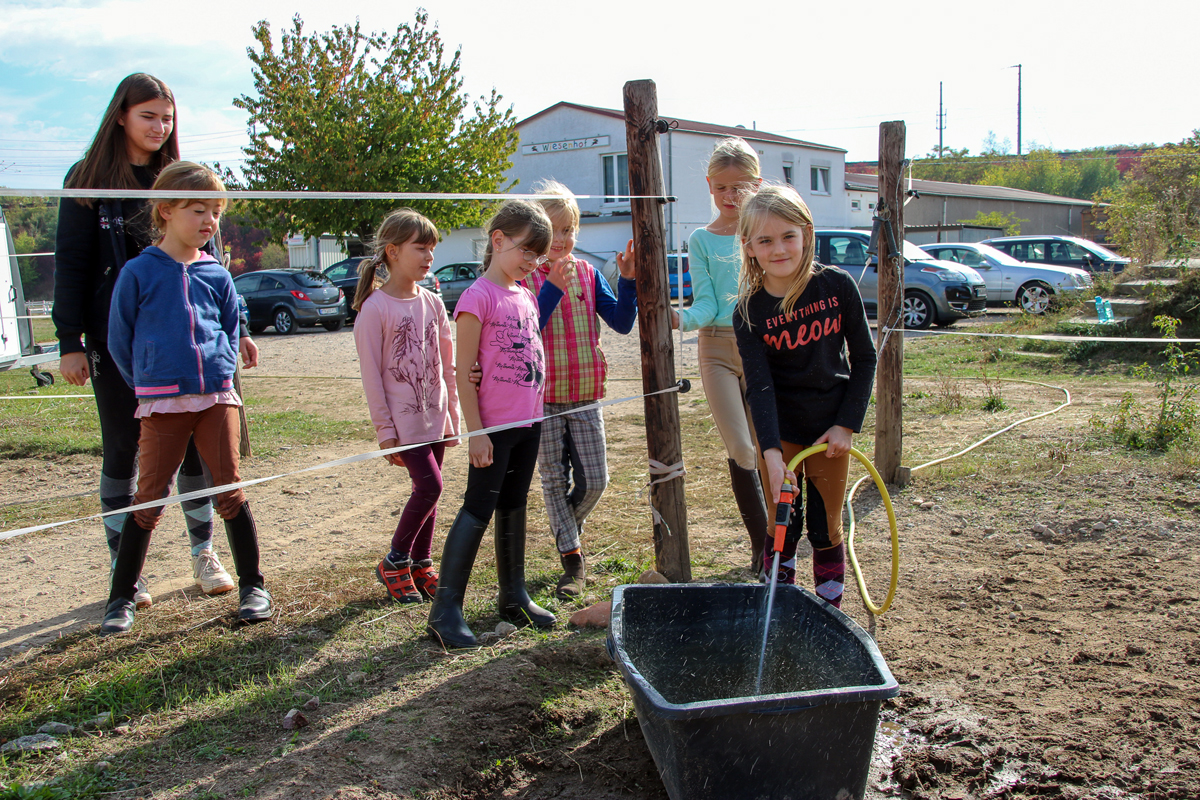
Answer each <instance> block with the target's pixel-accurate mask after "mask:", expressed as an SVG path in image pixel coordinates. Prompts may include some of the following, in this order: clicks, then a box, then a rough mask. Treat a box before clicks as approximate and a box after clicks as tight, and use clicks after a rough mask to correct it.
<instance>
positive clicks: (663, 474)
mask: <svg viewBox="0 0 1200 800" xmlns="http://www.w3.org/2000/svg"><path fill="white" fill-rule="evenodd" d="M650 474H651V476H654V475H657V476H658V477H657V478H654V480H652V481H650V482H649V483H647V484H646V485H645V486H643V487H642V489H641V491H640V492H638V499H639V500H640V499H642V495H643V494H645V493H646V492H648V491H649V490H650V487H651V486H653V485H654V484H656V483H666V482H667V481H673V480H675V479H676V478H682V477H683V476H684V475H686V474H687V470H686V469H685V468H684V466H683V462H682V461H679V462H676V463H674V464H672V465H671V466H669V467H668V466H667V465H666V464H664V463H662V462H661V461H656V460H655V459H653V458H652V459H650ZM646 502H647V503H650V513H651V514H653V515H654V524H655V525H662V526H663V528H665V529H666V531H667V536H671V535H672V533H671V526H670V525H668V524H667V521H666V520H664V519H663V518H662V515H661V514H659V513H658V509H657V508H655V507H654V503H652V502H650V500H649V499H648V498H647V500H646Z"/></svg>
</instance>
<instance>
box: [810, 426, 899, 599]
mask: <svg viewBox="0 0 1200 800" xmlns="http://www.w3.org/2000/svg"><path fill="white" fill-rule="evenodd" d="M827 449H829V445H828V444H825V443H821V444H816V445H813V446H812V447H810V448H808V449H807V450H801V451H800V452H799V453H797V454H796V457H795V458H793V459H792V460H791V461H790V462H788V466H787V468H788V472H791V473H793V474H796V476H797V478H799V473H797V472H796V468H797V467H798V466H800V462H801V461H803V460H804V459H806V458H808V457H809V456H811V455H816V454H817V453H823V452H824V451H825V450H827ZM850 455H852V456H854V457H855V458H857V459H858V460H859V462H860V463H861V464H862V465H863V466H864V467H866V468H867V472H869V473H871V477H872V478H874V479H875V486H876V488H878V489H879V496H880V497H882V498H883V505H884V507H885V508H887V513H888V523H889V524H890V525H891V526H892V580H891V583H890V584H889V585H888V593H887V599H885V600H884V601H883V605H880V606H877V605H875V604H874V603H872V602H871V594H870V592H868V591H867V585H866V582H865V581H864V580H863V576H862V570H861V569H860V568H859V566H858V556H856V555H855V553H854V506H853V505H852V504H851V503H850V502H849V498H850V496H851V495H850V494H849V493H847V503H846V505H847V506H849V507H850V529H849V531H848V532H847V534H846V553H847V554H848V555H849V559H850V567H851V569H853V570H854V581H855V583H857V584H858V591H859V594H861V595H862V601H863V605H865V606H866V607H867V610H868V611H870V612H871V613H872V614H874V615H875V616H880V615H882V614H883V613H884V612H886V611H887V610H888V608H890V607H891V605H892V601H893V600H894V599H895V598H896V586H897V585H898V584H899V583H900V532H899V530H898V529H897V527H896V511H895V509H893V508H892V497H891V495H889V494H888V490H887V486H886V485H885V484H884V482H883V478H881V477H880V476H879V472H878V471H877V470H876V469H875V465H874V464H872V463H871V461H870V459H868V458H867V457H866V456H864V455H863V454H862V453H860V452H858V451H857V450H855V449H854V448H853V447H851V448H850ZM864 477H865V476H864ZM855 488H858V484H855Z"/></svg>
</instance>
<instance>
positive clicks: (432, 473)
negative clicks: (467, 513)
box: [392, 442, 446, 561]
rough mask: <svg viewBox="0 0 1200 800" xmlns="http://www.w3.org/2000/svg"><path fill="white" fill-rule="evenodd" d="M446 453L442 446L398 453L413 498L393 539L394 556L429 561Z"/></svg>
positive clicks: (443, 445)
mask: <svg viewBox="0 0 1200 800" xmlns="http://www.w3.org/2000/svg"><path fill="white" fill-rule="evenodd" d="M445 453H446V445H445V443H444V442H434V443H433V444H427V445H422V446H420V447H414V448H413V449H412V450H405V451H404V452H402V453H398V455H399V456H400V460H402V461H403V462H404V466H405V467H407V468H408V474H409V476H410V477H411V478H412V494H411V495H409V498H408V503H406V504H405V506H404V511H403V513H401V514H400V522H399V523H398V524H397V525H396V532H395V533H394V534H393V535H392V549H393V550H395V551H396V552H397V553H410V554H411V556H412V560H413V561H422V560H424V559H426V558H429V554H430V549H431V548H432V545H433V526H434V524H435V523H436V522H437V504H438V500H439V499H440V498H441V496H442V457H443V456H444V455H445Z"/></svg>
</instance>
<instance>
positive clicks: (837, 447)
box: [813, 425, 854, 458]
mask: <svg viewBox="0 0 1200 800" xmlns="http://www.w3.org/2000/svg"><path fill="white" fill-rule="evenodd" d="M853 439H854V431H852V430H850V429H849V428H843V427H842V426H841V425H834V426H833V427H832V428H830V429H829V430H827V431H825V435H824V436H822V437H821V438H820V439H817V440H816V441H815V442H813V444H814V445H816V444H825V443H826V442H828V443H829V449H828V450H826V451H825V457H826V458H840V457H841V456H844V455H846V454H847V453H849V452H850V442H851V441H853Z"/></svg>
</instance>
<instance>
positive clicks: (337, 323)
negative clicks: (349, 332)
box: [321, 319, 346, 333]
mask: <svg viewBox="0 0 1200 800" xmlns="http://www.w3.org/2000/svg"><path fill="white" fill-rule="evenodd" d="M321 327H322V328H324V329H325V330H327V331H329V332H330V333H332V332H333V331H340V330H341V329H342V328H344V327H346V320H344V319H335V320H330V321H329V322H322V323H321Z"/></svg>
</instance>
